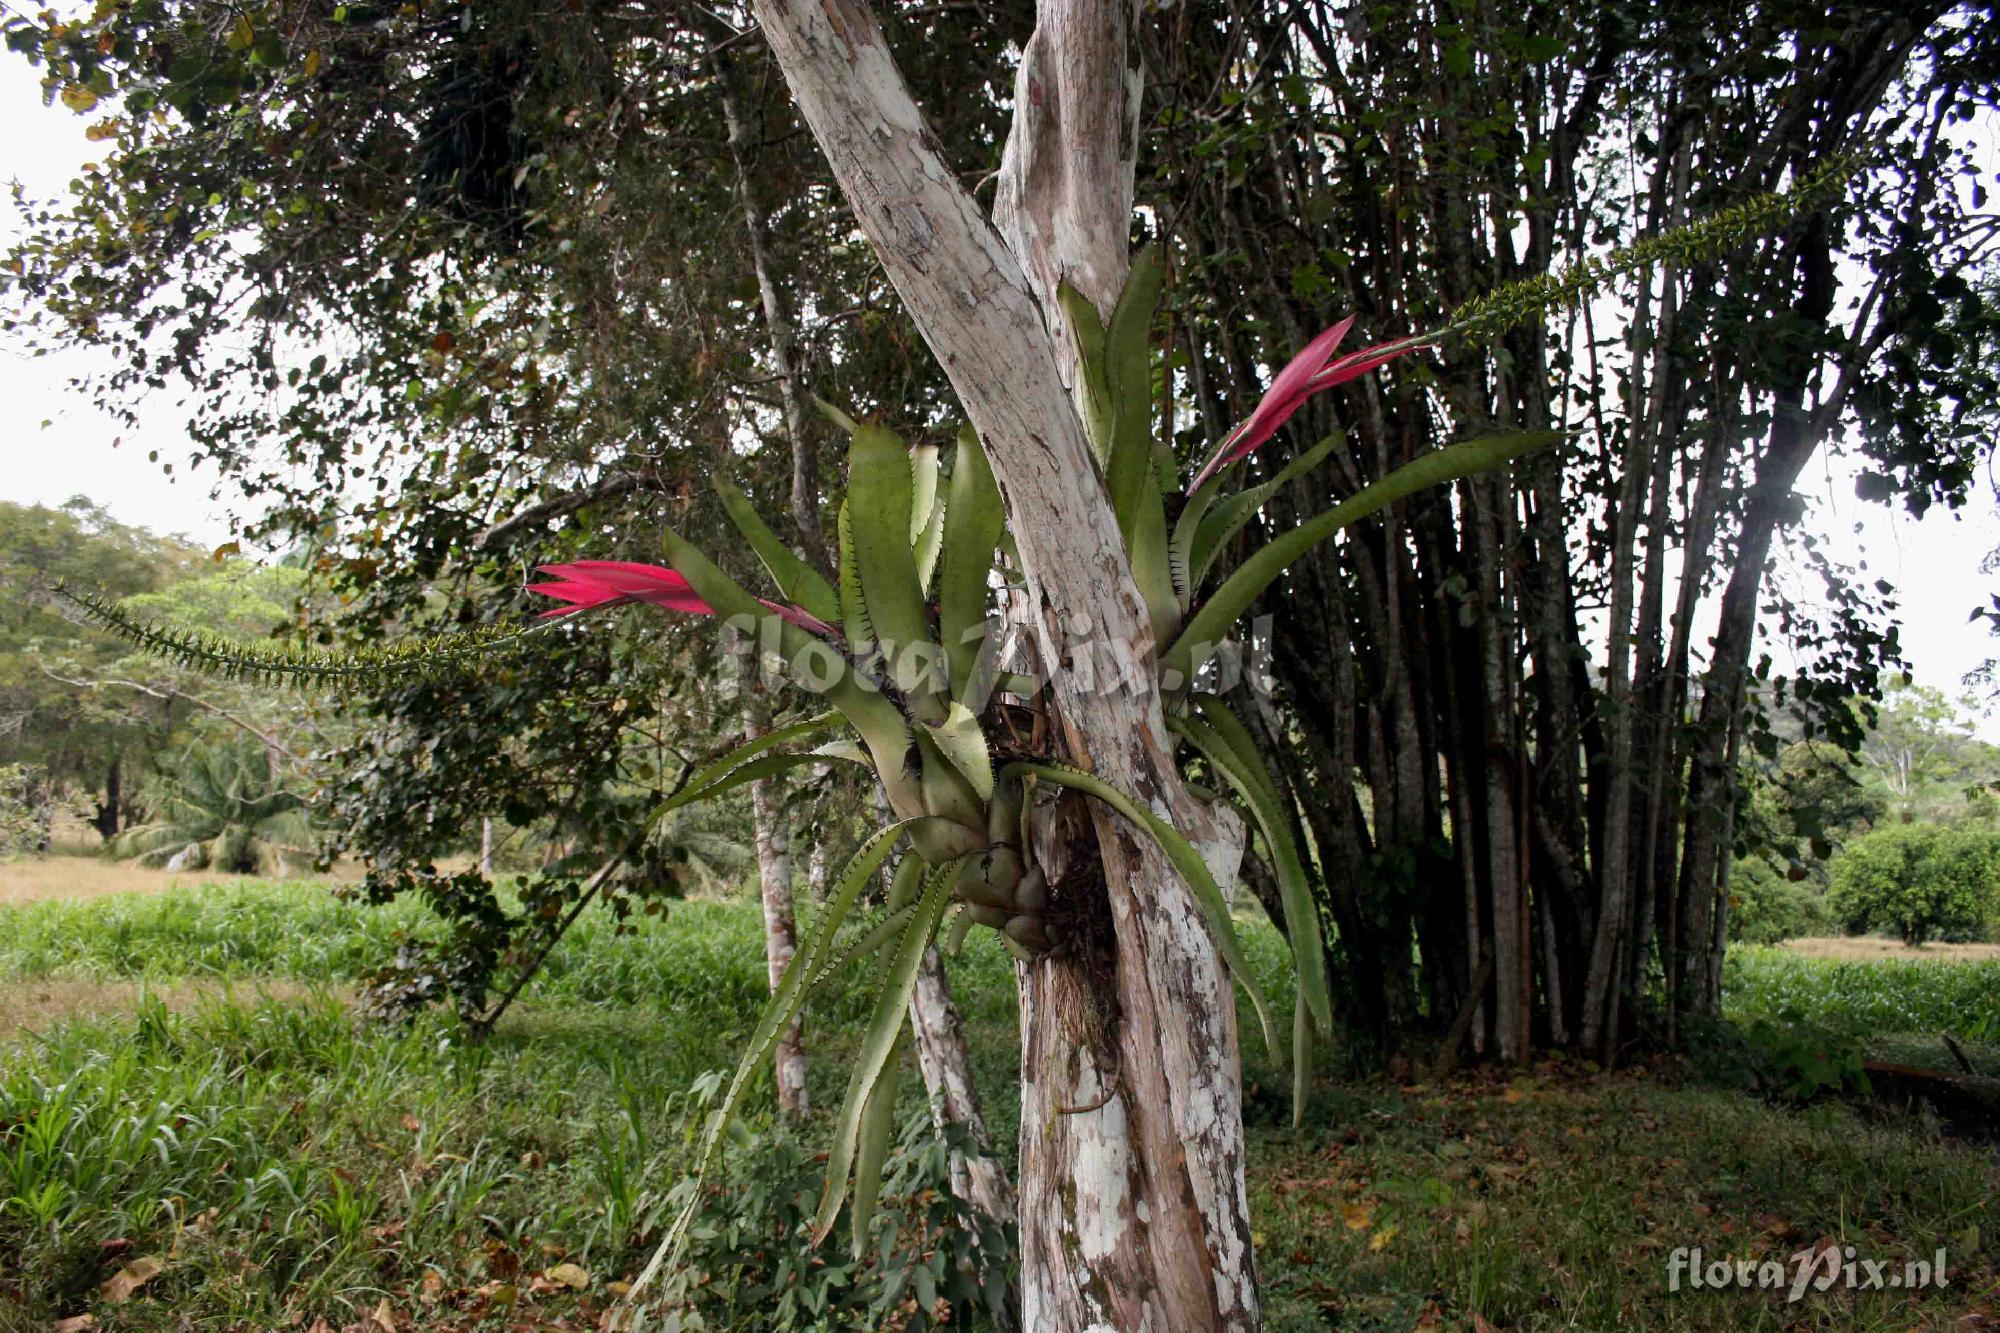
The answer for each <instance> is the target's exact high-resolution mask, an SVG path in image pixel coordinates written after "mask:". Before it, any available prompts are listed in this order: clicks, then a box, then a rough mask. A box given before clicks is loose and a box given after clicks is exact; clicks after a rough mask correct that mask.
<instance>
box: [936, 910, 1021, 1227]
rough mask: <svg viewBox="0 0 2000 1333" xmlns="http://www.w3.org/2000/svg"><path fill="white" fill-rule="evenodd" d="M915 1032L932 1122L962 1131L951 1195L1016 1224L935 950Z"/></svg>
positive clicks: (1010, 1190) (991, 1217)
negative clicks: (953, 1126) (929, 1099)
mask: <svg viewBox="0 0 2000 1333" xmlns="http://www.w3.org/2000/svg"><path fill="white" fill-rule="evenodd" d="M910 1030H911V1031H912V1032H914V1033H915V1034H916V1038H917V1067H918V1068H920V1069H921V1070H923V1074H924V1087H925V1088H926V1089H927V1090H928V1091H929V1092H930V1098H931V1119H932V1120H933V1121H935V1122H936V1124H937V1126H938V1128H939V1129H940V1130H942V1129H944V1128H945V1127H946V1126H948V1125H955V1126H957V1127H958V1128H959V1129H960V1130H962V1131H963V1137H962V1141H961V1142H958V1143H954V1144H953V1145H952V1146H951V1192H952V1195H953V1196H954V1197H955V1198H957V1199H958V1201H959V1202H960V1203H962V1204H964V1205H966V1206H967V1207H968V1208H970V1209H971V1210H972V1211H973V1212H975V1213H978V1214H980V1215H981V1216H982V1217H984V1218H986V1219H987V1220H988V1221H990V1222H992V1223H994V1224H996V1225H1000V1226H1004V1225H1007V1224H1009V1223H1011V1222H1013V1221H1014V1219H1015V1214H1016V1211H1017V1204H1018V1201H1017V1200H1016V1199H1015V1197H1014V1182H1013V1181H1011V1180H1009V1179H1008V1178H1007V1164H1006V1163H1005V1162H1002V1161H1001V1160H1000V1159H999V1158H998V1157H995V1156H994V1155H993V1137H992V1135H991V1134H989V1133H988V1132H987V1129H986V1111H985V1108H984V1107H983V1106H982V1105H981V1104H980V1100H979V1085H978V1084H977V1083H975V1082H974V1081H973V1077H972V1061H971V1060H970V1059H968V1058H967V1056H966V1049H965V1024H964V1022H963V1021H962V1020H961V1019H960V1017H959V1013H958V1006H957V1005H956V1004H954V1003H952V998H951V986H950V984H949V983H948V982H947V981H946V980H945V974H944V960H943V959H942V958H940V957H939V956H938V951H937V946H936V945H932V946H931V947H930V948H929V949H926V950H925V951H924V962H923V968H922V970H921V971H919V972H918V973H917V989H916V993H915V994H914V995H912V996H911V998H910Z"/></svg>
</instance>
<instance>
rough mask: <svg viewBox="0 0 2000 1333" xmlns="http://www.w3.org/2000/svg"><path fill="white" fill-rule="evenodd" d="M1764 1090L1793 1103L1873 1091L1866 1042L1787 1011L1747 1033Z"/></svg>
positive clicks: (1760, 1020)
mask: <svg viewBox="0 0 2000 1333" xmlns="http://www.w3.org/2000/svg"><path fill="white" fill-rule="evenodd" d="M1742 1036H1743V1040H1744V1041H1745V1043H1746V1045H1747V1046H1748V1048H1749V1051H1750V1053H1751V1059H1752V1067H1753V1068H1754V1070H1755V1072H1756V1076H1757V1079H1758V1081H1759V1083H1760V1084H1761V1086H1762V1087H1763V1088H1764V1089H1765V1090H1767V1091H1769V1092H1772V1093H1774V1094H1776V1095H1778V1096H1780V1097H1785V1098H1788V1099H1790V1100H1792V1101H1801V1102H1802V1101H1810V1100H1812V1099H1813V1098H1815V1097H1820V1096H1824V1095H1827V1094H1829V1093H1834V1094H1837V1093H1844V1092H1859V1093H1866V1092H1868V1091H1869V1090H1870V1089H1869V1084H1868V1071H1867V1070H1866V1069H1865V1068H1863V1065H1864V1064H1865V1063H1866V1055H1865V1052H1864V1049H1863V1044H1862V1041H1861V1039H1860V1038H1859V1037H1857V1036H1854V1035H1852V1034H1851V1033H1847V1032H1843V1031H1839V1030H1837V1029H1833V1028H1828V1027H1825V1026H1822V1025H1821V1024H1818V1023H1815V1022H1812V1021H1811V1020H1810V1019H1807V1018H1805V1017H1803V1016H1801V1015H1800V1014H1798V1013H1797V1012H1796V1011H1793V1010H1788V1011H1785V1012H1784V1013H1782V1014H1781V1016H1779V1017H1777V1018H1766V1017H1759V1018H1756V1019H1753V1020H1751V1022H1750V1023H1748V1024H1747V1025H1745V1026H1744V1028H1743V1029H1742Z"/></svg>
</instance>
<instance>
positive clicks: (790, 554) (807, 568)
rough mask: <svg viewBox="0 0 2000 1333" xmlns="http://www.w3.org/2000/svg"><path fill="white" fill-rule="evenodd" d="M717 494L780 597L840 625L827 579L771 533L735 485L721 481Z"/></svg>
mask: <svg viewBox="0 0 2000 1333" xmlns="http://www.w3.org/2000/svg"><path fill="white" fill-rule="evenodd" d="M715 493H716V495H717V496H719V497H721V500H722V508H723V511H724V512H725V513H727V514H728V515H729V517H730V519H731V521H733V522H734V523H735V524H736V527H737V529H738V530H739V531H740V532H742V534H743V536H744V538H745V540H747V541H748V542H749V543H750V549H751V550H753V551H755V552H756V553H757V558H758V559H759V560H761V561H763V562H764V569H765V570H766V571H767V572H768V573H769V574H770V576H771V582H773V583H775V584H777V585H778V595H779V596H780V597H782V598H783V599H784V600H785V601H788V602H791V603H792V604H793V605H795V606H800V607H803V608H805V610H806V611H807V612H808V613H809V614H811V615H813V616H816V617H818V618H819V619H820V620H823V621H825V622H826V623H827V624H829V625H837V624H839V623H840V598H839V596H838V595H837V594H836V593H835V592H834V590H833V585H832V584H831V583H828V582H827V581H826V576H825V575H823V574H821V573H820V572H819V571H818V570H816V569H814V568H813V567H812V566H811V565H809V564H807V563H806V562H805V561H804V560H801V559H800V558H799V556H798V554H797V553H796V552H795V551H793V550H792V548H791V547H789V546H787V545H785V542H784V539H783V538H781V537H780V536H778V534H777V533H775V532H773V531H772V530H771V526H770V524H768V523H766V522H765V521H764V519H763V516H762V515H760V514H759V513H758V512H757V509H756V506H754V505H752V504H751V503H750V497H749V496H748V495H745V494H744V493H743V488H742V487H741V486H738V485H736V484H735V483H734V482H731V481H725V480H722V479H720V478H718V479H717V480H716V483H715Z"/></svg>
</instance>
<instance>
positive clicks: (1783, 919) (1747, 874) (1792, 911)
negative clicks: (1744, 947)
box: [1729, 856, 1834, 944]
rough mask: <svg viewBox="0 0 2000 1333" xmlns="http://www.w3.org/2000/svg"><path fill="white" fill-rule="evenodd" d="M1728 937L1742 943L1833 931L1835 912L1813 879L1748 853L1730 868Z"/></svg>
mask: <svg viewBox="0 0 2000 1333" xmlns="http://www.w3.org/2000/svg"><path fill="white" fill-rule="evenodd" d="M1729 889H1730V904H1729V938H1730V939H1731V940H1733V941H1735V942H1737V943H1741V944H1778V943H1781V942H1783V941H1785V940H1795V939H1800V938H1802V937H1805V936H1811V935H1827V934H1831V933H1832V931H1833V928H1834V914H1833V911H1832V909H1831V908H1830V907H1829V906H1828V904H1827V896H1826V893H1825V891H1824V890H1822V889H1821V888H1820V886H1819V885H1817V884H1815V883H1813V882H1812V881H1811V880H1801V881H1793V880H1791V879H1788V878H1786V876H1784V875H1783V874H1781V873H1779V872H1778V871H1777V870H1774V869H1772V867H1771V865H1770V863H1769V862H1767V861H1764V860H1763V859H1762V858H1759V857H1749V856H1746V857H1744V858H1742V859H1740V860H1738V861H1737V862H1736V864H1735V865H1733V866H1731V867H1730V871H1729Z"/></svg>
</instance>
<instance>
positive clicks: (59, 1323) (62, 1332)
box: [49, 1314, 97, 1333]
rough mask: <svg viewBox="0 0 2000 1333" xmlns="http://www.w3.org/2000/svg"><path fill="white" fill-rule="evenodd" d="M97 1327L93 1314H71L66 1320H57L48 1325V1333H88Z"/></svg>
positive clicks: (95, 1317)
mask: <svg viewBox="0 0 2000 1333" xmlns="http://www.w3.org/2000/svg"><path fill="white" fill-rule="evenodd" d="M96 1327H97V1316H96V1315H94V1314H73V1315H71V1316H70V1317H69V1318H67V1319H58V1320H56V1322H55V1323H53V1324H50V1325H49V1333H90V1330H91V1329H93V1328H96Z"/></svg>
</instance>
